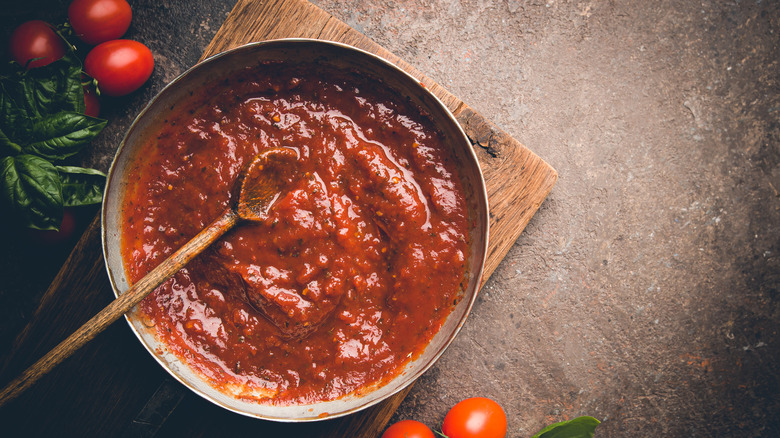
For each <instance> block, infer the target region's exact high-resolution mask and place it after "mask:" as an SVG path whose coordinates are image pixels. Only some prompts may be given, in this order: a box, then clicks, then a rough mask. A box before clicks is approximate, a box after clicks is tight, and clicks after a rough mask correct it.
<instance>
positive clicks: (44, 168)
mask: <svg viewBox="0 0 780 438" xmlns="http://www.w3.org/2000/svg"><path fill="white" fill-rule="evenodd" d="M0 199H1V200H2V202H3V203H5V204H6V205H7V208H8V210H10V211H11V212H12V213H13V214H14V216H15V217H16V218H18V219H19V220H21V222H22V224H23V225H25V226H27V227H30V228H37V229H39V230H56V229H58V227H59V226H60V223H61V222H62V211H63V206H62V191H61V186H60V175H59V173H58V172H57V169H56V168H55V167H54V165H52V164H51V163H49V162H48V161H46V160H44V159H43V158H40V157H36V156H34V155H17V156H14V157H5V158H3V159H2V160H0Z"/></svg>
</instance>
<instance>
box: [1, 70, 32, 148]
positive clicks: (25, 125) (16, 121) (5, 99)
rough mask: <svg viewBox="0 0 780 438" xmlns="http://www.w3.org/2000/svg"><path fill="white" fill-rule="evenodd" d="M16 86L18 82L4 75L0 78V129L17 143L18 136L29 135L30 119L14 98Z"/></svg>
mask: <svg viewBox="0 0 780 438" xmlns="http://www.w3.org/2000/svg"><path fill="white" fill-rule="evenodd" d="M16 88H18V84H15V83H14V82H13V81H12V80H10V79H8V78H5V77H3V78H0V130H2V131H3V133H4V134H5V135H6V136H7V137H8V138H9V139H14V140H15V141H14V143H17V144H18V143H19V141H18V139H19V138H24V137H25V136H27V135H29V132H30V130H31V127H32V123H31V120H32V119H31V118H30V117H29V116H28V114H27V112H25V111H24V110H23V109H22V108H21V107H20V105H19V104H17V102H16V100H15V99H14V96H13V94H14V90H15V89H16ZM9 90H10V91H9Z"/></svg>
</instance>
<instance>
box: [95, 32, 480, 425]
mask: <svg viewBox="0 0 780 438" xmlns="http://www.w3.org/2000/svg"><path fill="white" fill-rule="evenodd" d="M314 59H316V60H317V62H319V63H325V64H328V65H332V66H334V67H337V68H345V69H352V70H356V71H359V72H361V73H364V74H366V75H368V76H371V77H374V78H376V79H379V80H380V81H382V82H383V83H384V84H386V86H387V87H389V88H390V89H392V90H393V91H394V92H395V93H396V94H397V95H398V98H399V99H410V101H411V102H413V103H414V104H415V105H417V106H419V107H420V108H422V109H423V111H424V112H426V113H428V115H429V116H430V117H431V118H432V119H433V120H434V123H435V124H436V125H437V126H438V128H439V129H440V130H441V132H442V133H443V134H444V137H445V139H446V143H447V144H448V145H449V146H450V147H451V149H452V154H453V156H454V157H455V159H456V161H457V162H458V163H459V166H460V168H459V172H460V175H459V176H460V178H461V179H462V181H463V185H464V187H465V189H466V192H467V203H468V208H469V215H470V220H471V223H472V224H473V227H472V229H471V231H470V233H471V235H470V239H469V244H470V248H469V254H468V262H467V282H464V283H465V284H466V287H465V289H464V290H463V291H462V294H463V299H461V300H460V302H459V303H458V305H457V306H456V307H455V308H454V310H453V311H452V313H451V314H450V315H449V317H448V318H447V320H446V321H445V323H444V324H443V326H442V327H441V329H440V330H439V332H438V334H436V335H435V336H434V337H433V339H432V340H431V341H430V343H429V344H428V346H427V347H426V349H425V351H424V352H423V353H422V354H421V355H420V356H419V357H417V358H416V359H415V360H414V361H411V362H410V363H408V364H407V365H406V366H405V367H404V369H403V370H402V371H401V372H400V373H399V374H398V375H397V376H396V377H395V378H393V379H392V380H389V381H386V382H383V383H382V384H381V385H374V386H372V387H369V388H364V389H366V390H363V391H361V394H360V395H347V396H345V397H342V398H341V399H337V400H333V401H324V402H318V403H313V404H307V405H291V406H273V405H268V404H258V403H252V402H247V401H244V400H240V399H236V398H234V397H233V396H231V395H229V394H225V393H222V392H220V391H218V390H217V389H215V388H213V387H212V386H210V385H209V383H208V382H207V381H206V380H204V379H202V378H201V377H200V376H199V375H198V374H197V373H195V372H193V371H192V370H191V369H190V368H189V367H188V366H187V365H186V364H184V363H183V362H182V361H180V360H179V359H178V358H177V357H176V356H174V355H173V354H172V353H170V352H168V350H167V348H166V347H165V346H164V345H163V344H162V343H161V342H160V341H158V340H157V339H156V337H155V335H154V334H153V333H152V332H151V331H150V330H149V329H148V328H147V327H146V326H144V324H143V323H142V322H141V321H140V318H137V317H134V316H133V313H132V312H130V313H129V314H128V315H127V316H126V319H127V321H128V323H129V324H130V327H131V329H132V330H133V332H134V333H135V334H136V336H137V337H138V339H139V340H140V341H141V343H142V344H143V345H144V346H145V347H146V349H147V350H148V351H149V353H150V354H151V355H152V356H153V357H154V358H155V359H156V360H157V362H159V363H160V365H161V366H163V367H164V368H165V369H166V370H167V371H168V372H169V373H170V374H171V375H172V376H173V377H174V378H176V379H177V380H178V381H180V382H181V383H182V384H184V385H185V386H187V387H188V388H190V389H191V390H192V391H194V392H195V393H197V394H198V395H200V396H202V397H204V398H205V399H207V400H209V401H211V402H213V403H215V404H217V405H219V406H222V407H224V408H225V409H228V410H231V411H234V412H237V413H239V414H243V415H247V416H251V417H257V418H263V419H267V420H275V421H284V422H301V421H317V420H324V419H329V418H335V417H339V416H343V415H347V414H349V413H352V412H355V411H358V410H360V409H364V408H366V407H368V406H371V405H374V404H376V403H379V402H380V401H382V400H384V399H386V398H388V397H390V396H391V395H393V394H395V393H397V392H399V391H401V390H402V389H403V388H405V387H406V386H408V385H410V384H411V383H412V382H413V381H414V380H415V379H417V378H418V377H419V376H420V375H422V374H423V373H424V372H425V371H426V370H427V369H428V368H430V367H431V366H432V365H433V364H434V363H435V362H436V360H437V359H438V358H439V357H440V356H441V354H442V353H443V352H444V350H445V349H446V348H447V346H448V345H449V344H450V342H451V341H452V340H453V339H454V337H455V335H456V334H457V333H458V331H459V330H460V328H461V327H462V326H463V323H464V322H465V320H466V317H467V316H468V313H469V311H470V310H471V307H472V305H473V304H474V300H475V298H476V295H477V289H478V287H479V283H480V279H481V276H482V269H483V265H484V261H485V257H486V252H487V240H488V203H487V193H486V191H485V183H484V179H483V177H482V173H481V171H480V168H479V163H478V162H477V158H476V155H475V154H474V151H473V149H472V147H471V143H470V142H469V140H468V138H467V137H466V134H465V133H464V132H463V129H462V128H461V127H460V125H459V124H458V123H457V122H456V120H455V118H454V117H453V115H452V114H451V113H450V112H449V111H448V110H447V108H446V107H445V106H444V105H443V104H442V103H441V102H440V101H439V100H438V99H437V98H436V97H435V96H434V95H433V94H431V93H430V92H429V91H428V90H427V89H426V88H425V87H424V86H422V85H421V84H420V82H419V81H418V80H417V79H415V78H414V77H412V76H410V75H408V74H407V73H406V72H404V71H403V70H401V69H399V68H398V67H396V66H395V65H393V64H391V63H390V62H388V61H386V60H384V59H382V58H380V57H377V56H375V55H373V54H370V53H368V52H365V51H362V50H359V49H356V48H354V47H350V46H347V45H344V44H339V43H333V42H324V41H320V40H310V39H284V40H274V41H265V42H260V43H254V44H249V45H246V46H242V47H239V48H237V49H234V50H231V51H228V52H224V53H221V54H219V55H216V56H214V57H212V58H209V59H207V60H205V61H203V62H202V63H200V64H198V65H196V66H195V67H193V68H191V69H190V70H188V71H187V72H185V73H184V74H182V75H181V76H179V77H178V78H176V79H175V80H174V81H172V82H171V83H170V84H169V85H168V86H166V87H165V88H164V89H163V90H162V91H161V92H160V94H158V95H157V96H156V97H155V98H154V99H153V100H152V101H151V102H150V103H149V105H148V106H147V107H146V108H145V109H144V110H143V111H142V112H141V113H140V114H139V115H138V117H137V118H136V119H135V121H134V122H133V124H132V125H131V126H130V129H129V130H128V132H127V134H126V135H125V138H124V140H123V141H122V143H121V145H120V146H119V150H118V151H117V154H116V157H115V158H114V162H113V164H112V165H111V169H110V170H109V174H108V181H107V187H106V193H105V197H104V199H103V213H102V228H103V255H104V257H105V260H106V267H107V269H108V275H109V277H110V279H111V285H112V287H113V289H114V293H115V294H117V295H119V294H122V293H123V292H125V291H126V290H127V289H128V288H129V285H128V280H127V277H126V275H125V269H124V264H123V261H122V257H121V251H120V248H121V247H120V239H121V235H122V230H121V229H120V224H121V218H122V214H123V208H124V206H125V202H124V199H123V197H124V193H125V191H126V186H127V179H128V175H129V171H130V169H131V168H132V167H133V165H134V161H135V160H136V157H138V156H139V154H142V153H143V151H142V150H141V149H142V145H143V144H144V142H143V140H144V135H145V133H146V132H147V131H149V130H150V129H151V128H152V127H153V126H155V124H158V123H160V121H161V120H162V119H164V118H165V117H166V114H167V112H168V111H169V108H171V107H172V106H173V105H175V104H176V103H177V102H180V101H182V100H184V99H187V98H188V97H189V96H190V95H192V94H193V93H195V94H197V93H198V91H199V90H200V89H202V87H203V85H204V84H206V83H210V82H213V81H215V80H218V79H221V78H226V77H230V76H231V75H232V74H234V73H235V72H237V71H239V70H242V69H244V68H245V67H247V66H250V65H256V64H258V63H260V62H266V61H287V62H296V61H301V60H304V61H305V60H314Z"/></svg>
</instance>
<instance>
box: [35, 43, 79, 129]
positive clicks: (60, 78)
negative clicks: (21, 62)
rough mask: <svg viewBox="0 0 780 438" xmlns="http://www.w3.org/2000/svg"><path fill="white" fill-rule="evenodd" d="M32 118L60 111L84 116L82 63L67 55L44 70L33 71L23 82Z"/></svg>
mask: <svg viewBox="0 0 780 438" xmlns="http://www.w3.org/2000/svg"><path fill="white" fill-rule="evenodd" d="M22 85H23V86H24V95H25V97H26V99H27V103H28V107H29V108H30V114H31V115H32V116H34V117H44V116H47V115H49V114H55V113H58V112H60V111H74V112H77V113H83V112H84V87H83V86H82V85H81V62H80V61H79V59H78V58H77V57H76V56H75V55H74V54H73V53H68V54H66V55H65V56H63V57H62V58H61V59H59V60H57V61H54V62H52V63H51V64H48V65H45V66H43V67H39V68H34V69H30V70H29V71H27V73H26V74H25V75H24V78H23V80H22Z"/></svg>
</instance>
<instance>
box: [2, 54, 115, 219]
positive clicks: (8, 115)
mask: <svg viewBox="0 0 780 438" xmlns="http://www.w3.org/2000/svg"><path fill="white" fill-rule="evenodd" d="M81 75H82V68H81V61H80V60H79V59H78V58H77V57H76V56H75V54H74V53H73V51H72V50H71V51H69V52H68V53H67V54H66V55H65V56H64V57H63V58H62V59H60V60H58V61H55V62H52V63H51V64H48V65H46V66H43V67H38V68H34V69H30V70H26V69H25V68H24V67H22V66H21V65H19V64H17V63H15V62H11V63H8V64H7V65H6V66H5V69H4V70H3V72H2V73H1V74H0V203H2V204H5V208H4V211H6V212H8V213H10V214H12V215H13V216H14V217H15V218H16V219H17V220H18V221H19V222H20V223H21V224H22V225H24V226H27V227H29V228H35V229H39V230H57V229H58V228H59V226H60V222H61V221H62V214H63V208H64V207H71V206H80V205H89V204H95V203H99V202H101V200H102V197H103V187H104V186H105V174H103V173H102V172H100V171H98V170H95V169H85V168H81V167H73V166H61V165H57V163H58V162H60V161H62V160H64V159H66V158H68V157H70V156H72V155H74V154H76V153H77V152H79V151H80V150H81V149H82V148H83V147H84V146H86V145H87V144H88V143H89V142H90V141H91V140H92V139H93V138H95V136H97V135H98V134H99V133H100V131H102V130H103V128H104V127H105V126H106V120H103V119H98V118H94V117H89V116H87V115H85V114H84V88H83V85H82V76H81Z"/></svg>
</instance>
